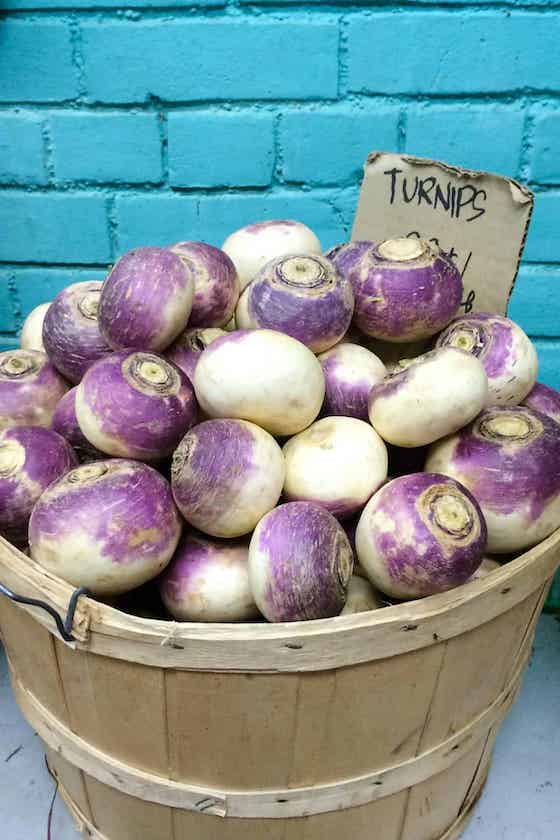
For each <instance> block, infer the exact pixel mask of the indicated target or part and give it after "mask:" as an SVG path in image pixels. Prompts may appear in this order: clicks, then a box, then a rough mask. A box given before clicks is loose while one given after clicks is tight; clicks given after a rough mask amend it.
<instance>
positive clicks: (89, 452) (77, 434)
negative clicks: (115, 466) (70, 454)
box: [52, 386, 107, 461]
mask: <svg viewBox="0 0 560 840" xmlns="http://www.w3.org/2000/svg"><path fill="white" fill-rule="evenodd" d="M77 390H78V389H77V386H75V387H74V388H71V389H70V390H69V391H68V392H67V393H66V394H64V396H63V397H62V399H61V400H60V401H59V403H58V404H57V406H56V408H55V411H54V414H53V419H52V428H53V430H54V431H55V432H57V433H58V434H59V435H61V436H62V437H63V438H64V439H65V440H67V441H68V443H69V444H70V446H72V447H73V449H74V450H75V451H76V454H77V455H78V458H79V459H80V461H95V460H97V459H99V458H101V459H103V460H104V459H105V458H106V457H107V454H106V453H105V452H101V450H100V449H96V448H95V446H93V445H92V444H91V443H90V442H89V440H88V439H87V437H86V436H85V435H84V433H83V432H82V430H81V429H80V426H79V425H78V418H77V417H76V391H77Z"/></svg>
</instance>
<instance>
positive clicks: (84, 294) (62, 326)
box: [43, 280, 113, 385]
mask: <svg viewBox="0 0 560 840" xmlns="http://www.w3.org/2000/svg"><path fill="white" fill-rule="evenodd" d="M102 286H103V283H102V282H100V281H96V280H88V281H86V282H85V283H73V284H72V285H71V286H67V288H66V289H63V290H62V291H61V292H59V293H58V294H57V296H56V297H55V299H54V300H53V302H52V303H51V305H50V307H49V310H48V312H47V314H46V316H45V321H44V323H43V344H44V345H45V351H46V353H47V355H48V357H49V359H50V360H51V362H52V363H53V365H54V366H55V368H56V369H57V370H59V371H60V373H61V374H62V375H63V376H65V377H66V379H68V380H69V381H70V382H73V383H74V385H77V384H78V382H80V380H81V378H82V376H83V375H84V373H85V372H86V370H87V369H88V367H90V365H92V364H93V363H94V362H96V361H97V360H98V359H102V358H103V356H107V355H108V354H109V353H112V352H113V351H112V350H111V348H110V347H109V345H108V344H107V342H106V341H105V339H104V338H103V337H102V335H101V333H100V332H99V325H98V323H97V309H98V306H99V298H100V296H101V287H102Z"/></svg>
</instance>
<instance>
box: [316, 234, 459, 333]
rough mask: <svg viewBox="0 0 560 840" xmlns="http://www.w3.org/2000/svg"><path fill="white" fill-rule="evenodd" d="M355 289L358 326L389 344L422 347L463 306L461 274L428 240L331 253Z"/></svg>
mask: <svg viewBox="0 0 560 840" xmlns="http://www.w3.org/2000/svg"><path fill="white" fill-rule="evenodd" d="M328 253H329V255H330V258H331V259H332V261H333V262H334V264H335V265H336V267H337V268H338V270H339V271H340V273H341V274H343V275H344V276H345V277H347V278H348V279H349V280H350V282H351V283H352V287H353V289H354V298H355V309H354V323H355V324H356V326H357V327H358V328H359V329H360V330H362V332H364V333H366V335H370V336H373V337H374V338H381V339H383V340H384V341H396V342H405V341H416V340H417V339H420V338H428V337H429V336H432V335H435V334H436V333H437V332H439V331H440V330H442V329H443V328H444V327H445V326H447V324H448V323H449V322H450V321H451V319H452V318H453V317H454V315H456V313H457V310H458V309H459V306H460V304H461V297H462V293H463V282H462V280H461V274H460V272H459V269H458V268H457V267H456V265H455V264H454V263H453V261H452V260H451V259H449V258H448V257H446V256H445V254H444V253H443V252H442V251H440V249H439V248H437V247H435V246H434V245H432V244H431V243H430V242H428V241H427V240H425V239H414V238H406V237H403V238H398V239H387V240H385V241H384V242H381V243H380V244H379V245H375V244H374V243H373V242H349V243H348V244H347V245H343V246H341V247H338V248H336V249H333V250H332V251H330V252H328Z"/></svg>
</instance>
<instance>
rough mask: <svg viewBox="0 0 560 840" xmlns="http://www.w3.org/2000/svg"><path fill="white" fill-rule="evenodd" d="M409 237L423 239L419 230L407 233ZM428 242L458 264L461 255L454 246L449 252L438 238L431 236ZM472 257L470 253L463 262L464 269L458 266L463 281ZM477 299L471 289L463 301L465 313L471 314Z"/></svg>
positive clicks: (470, 252)
mask: <svg viewBox="0 0 560 840" xmlns="http://www.w3.org/2000/svg"><path fill="white" fill-rule="evenodd" d="M407 236H408V237H411V236H414V237H416V238H417V239H421V238H422V237H421V234H420V233H419V232H418V231H417V230H411V231H410V233H407ZM428 242H433V243H434V245H436V246H437V247H438V248H441V250H442V252H443V253H444V254H445V256H446V257H449V259H451V260H453V261H454V262H455V263H456V264H457V259H458V257H459V254H458V253H457V251H456V250H455V246H454V245H452V246H451V249H450V250H447V248H444V247H443V245H441V243H440V241H439V239H438V238H437V236H431V237H430V238H429V239H428ZM472 255H473V252H472V251H469V252H468V254H467V256H466V257H465V260H464V262H463V265H462V267H461V266H460V265H457V268H458V269H459V271H460V272H461V279H462V280H464V279H465V273H466V271H467V268H468V267H469V263H470V261H471V259H472ZM475 299H476V292H475V290H474V289H471V290H470V291H469V293H468V294H467V296H466V298H465V300H463V301H461V306H462V307H463V308H464V310H465V312H470V311H471V310H472V308H473V305H474V301H475Z"/></svg>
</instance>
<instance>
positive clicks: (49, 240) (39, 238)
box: [0, 190, 111, 263]
mask: <svg viewBox="0 0 560 840" xmlns="http://www.w3.org/2000/svg"><path fill="white" fill-rule="evenodd" d="M0 229H1V230H2V237H1V238H0V260H2V261H4V262H55V263H56V262H60V263H65V262H66V263H89V262H108V261H109V260H110V256H111V255H110V246H109V235H108V230H107V223H106V213H105V199H104V198H103V197H102V196H99V195H93V194H88V193H81V194H71V195H69V194H59V195H57V194H53V193H22V192H16V191H13V192H12V191H9V190H6V191H5V192H2V193H0Z"/></svg>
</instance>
